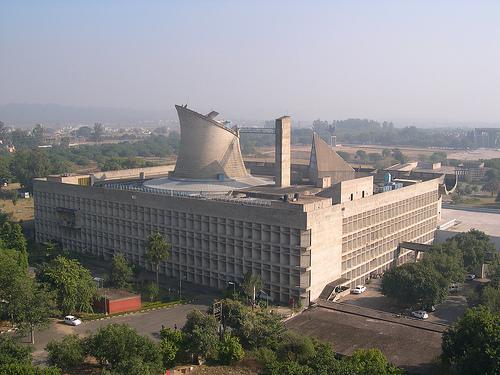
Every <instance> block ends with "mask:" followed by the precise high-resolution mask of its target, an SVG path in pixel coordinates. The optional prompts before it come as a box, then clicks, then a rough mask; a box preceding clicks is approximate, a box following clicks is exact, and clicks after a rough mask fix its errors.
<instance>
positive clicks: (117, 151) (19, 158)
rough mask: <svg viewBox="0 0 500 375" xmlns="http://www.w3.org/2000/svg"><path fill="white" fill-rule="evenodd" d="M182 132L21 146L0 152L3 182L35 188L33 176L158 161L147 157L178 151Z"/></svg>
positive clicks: (151, 163) (130, 165)
mask: <svg viewBox="0 0 500 375" xmlns="http://www.w3.org/2000/svg"><path fill="white" fill-rule="evenodd" d="M178 143H179V135H178V134H177V133H170V134H169V135H168V136H163V135H157V136H150V137H148V138H146V139H144V140H141V141H138V142H133V143H130V142H123V143H117V144H100V145H86V146H79V147H71V148H70V147H65V146H55V147H53V148H49V149H39V148H24V147H23V148H20V149H18V150H17V151H16V152H15V153H13V154H11V153H8V152H6V151H4V152H0V182H2V181H3V182H11V181H12V182H19V183H20V184H21V185H22V186H23V188H25V189H27V190H28V191H31V190H32V188H33V182H32V180H33V178H35V177H44V176H46V175H48V174H57V173H68V172H76V171H78V170H81V169H82V168H90V169H92V168H93V169H95V168H96V166H97V169H99V170H102V171H108V170H116V169H127V168H138V167H149V166H154V165H157V164H156V163H154V162H151V161H145V160H144V159H143V158H144V157H166V156H169V155H173V154H175V153H176V152H177V149H178Z"/></svg>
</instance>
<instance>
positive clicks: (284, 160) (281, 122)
mask: <svg viewBox="0 0 500 375" xmlns="http://www.w3.org/2000/svg"><path fill="white" fill-rule="evenodd" d="M275 127H276V131H275V132H276V142H275V162H274V175H275V180H276V186H279V187H288V186H290V175H291V154H290V142H291V120H290V117H289V116H283V117H280V118H278V119H276V125H275Z"/></svg>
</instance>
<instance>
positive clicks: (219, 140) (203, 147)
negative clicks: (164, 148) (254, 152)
mask: <svg viewBox="0 0 500 375" xmlns="http://www.w3.org/2000/svg"><path fill="white" fill-rule="evenodd" d="M175 109H177V114H178V115H179V123H180V129H181V143H180V148H179V156H178V157H177V163H176V164H175V170H174V172H173V173H172V176H173V177H179V178H191V179H198V180H199V179H214V180H215V179H217V178H220V177H221V176H223V177H225V178H241V177H248V173H247V171H246V169H245V165H244V164H243V158H242V157H241V150H240V139H239V134H238V132H237V131H236V130H233V129H230V128H228V127H226V126H225V125H224V123H223V122H219V121H216V120H215V117H216V116H217V115H218V113H217V112H214V111H212V112H210V113H209V114H208V115H206V116H204V115H202V114H200V113H197V112H195V111H193V110H191V109H189V108H187V106H179V105H176V106H175Z"/></svg>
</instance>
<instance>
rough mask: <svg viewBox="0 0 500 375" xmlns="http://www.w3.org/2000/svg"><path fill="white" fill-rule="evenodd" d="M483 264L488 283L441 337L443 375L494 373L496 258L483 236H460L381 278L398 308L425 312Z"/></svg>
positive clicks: (499, 354) (497, 366)
mask: <svg viewBox="0 0 500 375" xmlns="http://www.w3.org/2000/svg"><path fill="white" fill-rule="evenodd" d="M486 262H488V263H489V264H488V276H489V278H490V282H489V284H486V285H484V284H479V285H478V286H477V287H476V288H475V289H474V290H473V292H472V294H471V295H469V296H468V303H469V305H470V307H471V309H469V310H468V311H467V312H466V314H465V316H464V317H463V318H461V319H459V320H458V321H457V322H455V324H453V326H452V327H451V328H450V329H448V330H447V331H445V333H444V334H443V342H442V349H443V353H442V356H441V363H440V368H439V371H440V373H443V374H485V375H494V374H498V373H499V372H500V256H499V255H498V254H497V252H496V250H495V247H494V245H493V244H492V243H491V241H490V239H489V237H488V236H487V235H485V234H484V233H483V232H480V231H478V230H474V229H473V230H471V231H469V232H467V233H460V234H458V235H456V236H454V237H452V238H451V239H448V240H447V241H446V242H445V243H443V244H439V245H433V246H432V247H431V249H430V250H429V251H428V252H426V253H424V257H423V259H422V260H421V261H420V262H417V263H406V264H403V265H401V266H399V267H396V268H393V269H391V270H389V271H386V272H385V273H384V276H383V278H382V293H383V294H385V295H386V296H388V297H390V298H392V299H393V300H394V301H396V302H397V303H398V304H399V305H401V306H404V307H411V308H413V309H415V308H418V309H428V308H429V307H431V306H433V305H435V304H438V303H440V302H442V301H443V300H444V299H445V298H446V296H447V295H448V290H449V286H450V284H452V283H460V282H463V281H464V278H465V274H466V273H476V272H477V271H478V270H479V269H480V268H481V267H482V265H483V264H484V263H486Z"/></svg>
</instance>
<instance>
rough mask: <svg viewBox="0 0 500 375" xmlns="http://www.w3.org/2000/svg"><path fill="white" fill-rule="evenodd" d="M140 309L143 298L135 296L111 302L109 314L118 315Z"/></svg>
mask: <svg viewBox="0 0 500 375" xmlns="http://www.w3.org/2000/svg"><path fill="white" fill-rule="evenodd" d="M140 308H141V296H135V297H130V298H126V299H119V300H114V301H113V300H112V301H109V305H108V310H109V311H108V313H109V314H116V313H120V312H126V311H134V310H139V309H140Z"/></svg>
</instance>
